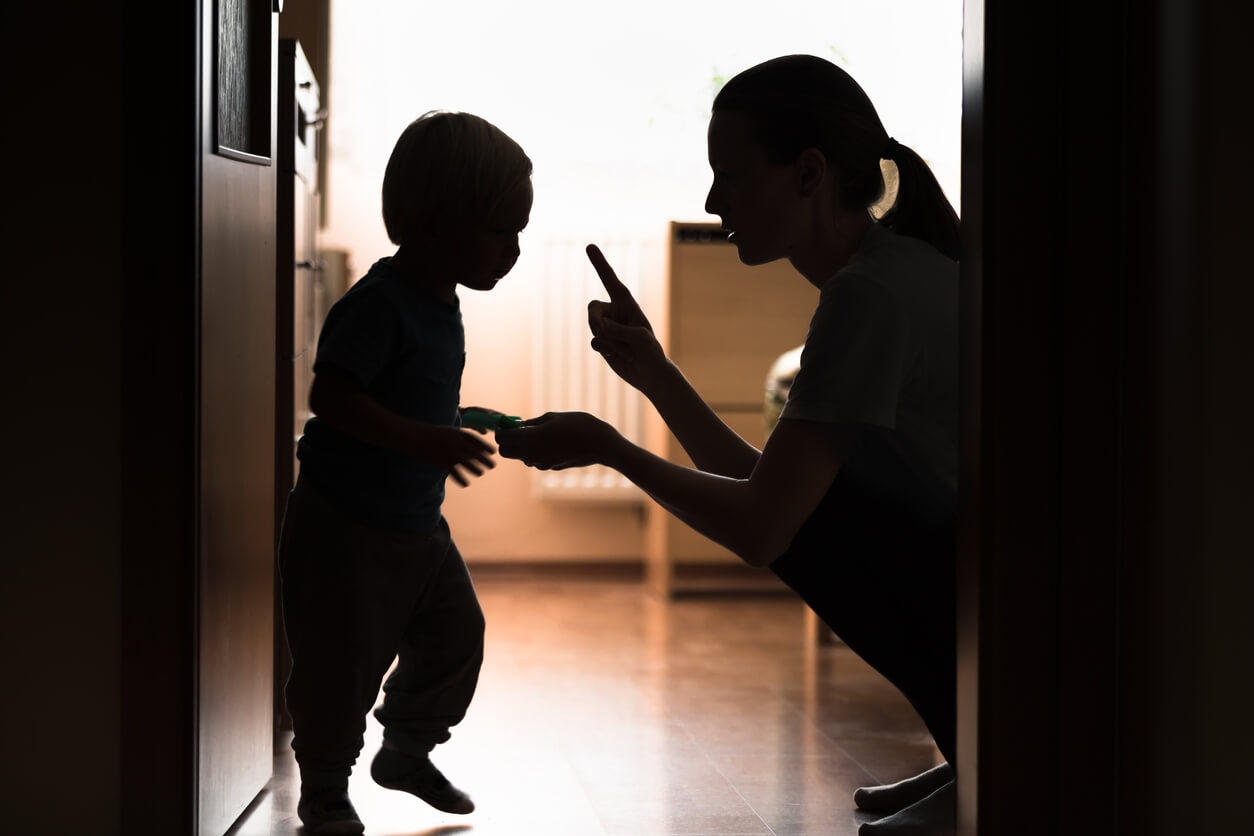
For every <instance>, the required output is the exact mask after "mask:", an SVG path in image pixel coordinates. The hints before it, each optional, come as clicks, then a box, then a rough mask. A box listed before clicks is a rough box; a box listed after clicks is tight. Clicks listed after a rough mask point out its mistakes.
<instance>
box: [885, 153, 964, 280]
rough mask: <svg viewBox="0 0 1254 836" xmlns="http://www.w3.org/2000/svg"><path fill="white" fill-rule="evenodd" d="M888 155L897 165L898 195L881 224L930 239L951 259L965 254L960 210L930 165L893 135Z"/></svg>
mask: <svg viewBox="0 0 1254 836" xmlns="http://www.w3.org/2000/svg"><path fill="white" fill-rule="evenodd" d="M884 154H885V156H884V158H885V159H887V160H892V162H893V163H894V164H896V166H897V197H896V199H895V200H894V201H893V205H892V206H891V207H889V209H888V211H887V212H885V213H884V215H883V217H881V218H880V223H881V224H883V225H884V226H886V227H888V228H889V229H891V230H892V231H893V232H896V233H897V234H898V235H908V236H910V237H911V238H918V239H920V240H922V241H926V242H927V243H929V244H931V245H932V246H933V247H935V248H936V249H938V250H940V251H941V252H942V253H944V254H945V255H946V256H948V257H949V258H952V259H953V260H954V261H958V260H959V259H960V258H961V255H962V238H961V235H960V234H959V222H958V213H957V212H955V211H954V208H953V206H951V205H950V204H949V200H948V199H947V198H946V197H945V192H944V190H943V189H941V187H940V183H937V182H936V175H934V174H933V173H932V169H931V167H930V166H928V164H927V163H926V162H925V161H924V160H923V158H922V157H920V156H919V155H918V154H916V153H915V152H914V151H913V150H912V149H910V148H907V147H906V146H904V145H902V144H900V143H898V142H897V140H895V139H892V138H891V137H890V138H889V140H888V150H887V151H885V152H884ZM889 155H891V156H889Z"/></svg>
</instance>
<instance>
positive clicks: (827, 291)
mask: <svg viewBox="0 0 1254 836" xmlns="http://www.w3.org/2000/svg"><path fill="white" fill-rule="evenodd" d="M909 338H910V335H909V327H908V323H907V319H906V317H905V315H904V311H903V310H902V308H901V305H900V304H899V302H898V300H897V299H896V297H895V296H894V295H893V293H892V292H891V291H889V290H887V289H886V288H884V287H882V286H881V285H879V284H877V283H875V282H873V281H871V280H869V279H867V278H866V277H864V276H861V275H858V274H857V273H850V272H842V273H839V274H837V275H836V276H835V277H833V278H832V280H831V281H830V282H828V284H827V286H826V287H824V289H823V293H822V295H821V296H820V299H819V306H818V308H817V310H815V312H814V317H813V319H811V321H810V331H809V333H808V334H807V336H806V343H805V348H804V349H803V350H802V352H801V369H800V371H798V373H797V377H796V379H795V380H794V381H793V384H792V388H791V389H790V390H789V394H788V402H787V403H786V404H785V405H784V409H783V412H782V413H781V415H780V417H781V418H796V419H801V420H806V421H821V422H824V423H832V424H872V425H876V426H882V427H888V428H895V427H896V425H897V407H898V400H899V398H900V394H901V390H902V385H903V383H904V382H905V374H906V363H907V355H908V351H909Z"/></svg>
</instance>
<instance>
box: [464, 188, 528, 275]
mask: <svg viewBox="0 0 1254 836" xmlns="http://www.w3.org/2000/svg"><path fill="white" fill-rule="evenodd" d="M531 200H532V191H531V179H530V178H527V179H525V180H522V181H521V182H519V184H518V185H517V186H515V187H514V188H513V189H512V190H511V191H510V192H509V193H508V194H507V195H505V197H504V198H503V199H502V200H501V202H500V203H499V204H498V205H497V208H496V210H495V211H494V212H493V213H492V215H491V216H490V217H489V218H488V220H487V222H486V223H483V224H479V225H477V226H475V227H474V228H472V229H469V230H467V234H466V236H465V237H464V239H463V240H461V241H459V242H458V243H459V245H461V247H460V248H461V249H462V253H463V254H464V255H463V257H462V261H461V263H460V265H459V266H458V267H457V283H458V284H459V285H462V286H463V287H468V288H470V289H471V290H491V289H492V288H494V287H496V283H497V282H499V281H500V280H501V279H503V278H504V277H505V274H506V273H508V272H509V271H510V270H512V269H513V267H514V262H516V261H517V260H518V254H519V252H521V250H520V249H519V246H518V235H519V233H521V232H522V231H523V229H524V228H526V226H527V221H528V220H529V219H530V217H531Z"/></svg>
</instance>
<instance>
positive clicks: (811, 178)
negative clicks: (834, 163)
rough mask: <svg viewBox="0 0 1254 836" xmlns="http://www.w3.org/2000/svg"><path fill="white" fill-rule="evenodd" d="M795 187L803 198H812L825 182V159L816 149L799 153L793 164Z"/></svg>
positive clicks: (808, 149)
mask: <svg viewBox="0 0 1254 836" xmlns="http://www.w3.org/2000/svg"><path fill="white" fill-rule="evenodd" d="M795 171H796V173H797V187H798V189H799V191H800V193H801V195H802V196H803V197H813V196H814V195H816V194H818V192H819V190H820V189H822V188H823V184H824V182H825V181H826V180H827V157H825V156H823V152H822V151H820V150H819V149H817V148H807V149H806V150H804V151H802V152H801V156H799V157H798V158H797V162H796V163H795Z"/></svg>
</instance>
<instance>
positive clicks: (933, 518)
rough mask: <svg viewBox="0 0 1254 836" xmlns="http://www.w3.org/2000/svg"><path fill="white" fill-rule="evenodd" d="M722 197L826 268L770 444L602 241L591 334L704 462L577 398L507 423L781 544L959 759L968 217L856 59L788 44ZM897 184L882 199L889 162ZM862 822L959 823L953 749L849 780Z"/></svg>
mask: <svg viewBox="0 0 1254 836" xmlns="http://www.w3.org/2000/svg"><path fill="white" fill-rule="evenodd" d="M708 142H709V159H710V167H711V168H712V169H713V174H714V179H713V184H712V185H711V187H710V192H709V196H708V198H707V201H706V210H707V211H708V212H710V213H711V214H715V215H718V216H720V218H721V220H722V225H723V227H724V228H726V229H727V230H728V231H729V232H730V239H731V241H732V243H734V244H735V245H736V248H737V251H738V253H739V256H740V260H741V261H742V262H744V263H745V264H751V265H752V264H764V263H766V262H769V261H773V260H775V259H779V258H787V259H788V260H789V261H790V262H791V263H792V265H793V266H794V267H795V268H796V269H797V271H798V272H799V273H800V274H801V275H802V276H804V277H805V279H807V280H808V281H810V282H811V283H812V284H814V285H815V286H817V287H819V288H820V289H821V293H820V300H819V304H818V307H817V309H816V310H815V313H814V317H813V319H812V321H811V324H810V330H809V334H808V336H807V339H806V343H805V347H804V350H803V352H802V357H801V367H800V370H799V372H798V373H797V376H796V379H795V381H794V382H793V384H792V387H791V389H790V392H789V396H788V400H787V403H786V404H785V405H784V407H783V410H782V412H781V416H780V420H779V421H778V423H777V425H776V426H775V428H774V430H773V431H772V433H771V435H770V438H769V440H768V441H767V443H766V445H765V447H764V449H763V450H762V451H760V452H759V451H758V450H757V449H755V448H754V447H752V446H751V445H749V444H748V443H746V442H745V441H743V440H742V439H741V438H740V437H739V436H737V435H736V434H735V433H734V432H733V431H732V430H731V429H729V428H728V427H727V426H726V425H725V424H724V423H723V422H722V421H721V420H719V418H718V417H717V416H716V415H715V414H714V412H713V411H712V410H711V409H710V407H709V406H708V405H706V404H705V403H704V402H703V401H702V400H701V398H700V396H699V395H698V394H697V393H696V391H695V390H694V389H693V388H692V387H691V386H690V385H689V384H688V382H687V381H686V380H685V379H684V377H683V375H682V373H681V372H680V370H679V369H678V368H676V367H675V366H674V364H672V363H671V362H670V360H669V359H668V358H667V357H666V356H665V355H664V354H663V352H662V349H661V347H660V346H659V344H658V342H657V340H656V339H655V338H654V336H653V333H652V330H651V328H650V326H649V323H648V321H647V319H646V318H645V316H644V315H643V313H642V312H641V311H640V308H639V307H638V306H637V304H636V302H635V300H634V299H632V297H631V294H630V293H629V292H628V291H627V289H626V288H625V287H624V286H623V285H622V284H621V283H620V282H619V281H618V279H617V278H616V277H615V275H614V272H613V270H612V269H611V268H610V266H609V265H608V264H607V263H606V262H605V259H604V258H603V257H602V256H601V254H600V252H599V250H597V248H595V247H589V251H588V254H589V257H590V258H591V260H592V263H593V265H594V266H595V267H596V269H597V272H598V273H599V274H600V276H601V279H602V282H603V283H604V285H605V288H606V289H607V291H608V292H609V297H610V298H609V301H608V302H601V301H594V302H592V303H591V304H590V305H589V309H588V321H589V325H590V327H591V331H592V335H593V339H592V346H593V348H594V349H596V350H597V351H599V352H600V353H601V354H602V355H603V356H604V358H605V360H606V362H608V363H609V365H610V367H611V368H613V370H614V371H615V372H616V373H617V374H618V375H619V376H620V377H622V378H623V379H624V380H626V381H627V382H628V383H630V384H631V385H632V386H634V387H636V388H637V389H639V390H640V391H641V392H642V393H644V394H645V395H646V396H647V397H648V398H649V400H650V401H651V402H652V403H653V405H654V406H655V407H656V408H657V410H658V412H659V413H660V414H661V416H662V418H663V419H664V420H665V422H666V424H667V426H668V427H669V428H670V430H671V431H672V432H673V433H674V435H675V437H676V438H677V439H678V440H679V442H680V443H681V444H682V445H683V447H684V449H685V451H686V452H687V453H688V455H689V456H690V457H691V458H692V461H693V462H694V463H695V468H687V467H682V466H680V465H677V464H672V463H670V462H667V461H665V460H663V459H661V458H659V457H657V456H654V455H652V454H651V453H649V452H647V451H645V450H643V449H641V448H639V447H637V446H635V445H633V444H631V443H629V442H628V441H627V440H626V439H624V438H623V437H622V436H621V435H620V434H619V433H618V432H617V431H616V430H615V429H614V428H612V427H611V426H609V425H608V424H606V423H604V422H603V421H600V420H598V419H596V418H594V417H592V416H590V415H587V414H584V413H556V414H554V413H550V414H546V415H543V416H541V417H540V418H537V419H534V420H532V421H528V422H527V424H526V426H524V427H523V428H521V429H514V430H508V431H505V432H502V433H499V434H498V435H497V444H498V445H499V447H500V451H501V454H502V455H503V456H508V457H511V458H519V459H522V460H523V461H524V462H526V463H527V464H529V465H532V466H534V467H539V468H544V469H548V468H554V469H559V468H565V467H577V466H583V465H588V464H604V465H608V466H609V467H612V468H614V469H616V470H618V471H619V472H620V473H622V474H623V475H624V476H626V477H627V478H629V479H630V480H631V481H633V482H634V483H635V484H637V485H639V486H640V487H641V488H642V489H643V490H644V491H645V492H646V493H648V494H649V495H650V496H651V497H653V498H654V499H655V500H656V501H657V502H659V503H660V504H661V505H662V506H663V507H665V508H667V509H668V510H669V511H670V512H671V513H673V514H674V515H675V516H676V517H678V518H679V519H681V520H682V521H684V522H685V523H687V524H689V525H690V526H692V527H693V528H695V529H696V530H697V531H700V532H701V533H703V534H705V535H706V536H708V537H710V538H711V539H713V540H715V541H717V542H719V543H721V544H723V545H724V546H726V547H727V548H729V549H731V551H733V552H735V553H736V554H737V555H739V556H740V557H741V558H742V559H743V560H745V561H746V562H747V563H749V564H752V565H754V566H768V567H769V568H770V569H771V571H773V572H774V573H775V574H777V575H778V576H779V577H780V578H781V579H783V580H784V581H785V582H786V583H787V584H788V585H789V586H790V587H792V588H793V589H794V590H796V591H797V593H798V594H799V595H800V596H801V598H802V599H804V600H805V601H806V602H807V603H808V604H809V605H810V606H811V607H812V608H813V609H814V610H815V612H816V613H817V614H818V615H819V616H820V617H821V618H822V619H823V620H824V621H825V622H826V623H827V624H828V625H829V626H830V627H831V628H832V629H833V631H834V632H835V633H836V634H837V635H839V636H840V637H841V638H842V639H843V640H844V641H845V643H846V644H848V646H849V647H850V648H852V649H853V650H854V651H855V652H856V653H858V654H859V655H860V656H861V657H862V658H863V659H865V660H866V661H867V662H868V663H869V664H871V665H872V666H873V667H874V668H875V669H876V670H878V671H879V672H881V673H882V674H883V675H884V676H885V677H886V678H887V679H888V680H889V681H891V682H892V683H893V684H894V685H896V686H897V687H898V688H899V689H900V690H901V691H902V692H903V693H904V694H905V696H906V697H907V698H908V699H909V700H910V702H911V703H912V704H913V705H914V707H915V709H916V710H917V711H918V713H919V714H920V715H921V717H922V719H923V721H924V722H925V723H926V724H927V727H928V729H929V730H930V731H931V733H932V735H933V737H934V738H935V740H936V743H937V746H938V747H939V748H940V750H941V752H942V753H943V755H944V757H945V758H946V759H947V760H948V761H949V762H951V763H952V760H953V754H954V734H955V732H954V726H955V717H954V713H955V689H956V683H955V636H954V633H955V613H954V610H955V606H954V595H955V584H954V571H955V568H954V562H955V554H954V552H955V540H956V538H955V517H956V495H957V467H958V265H957V259H958V257H959V252H958V245H959V243H958V242H959V236H958V218H957V215H956V214H955V213H954V211H953V208H952V207H951V206H950V205H949V202H948V201H947V200H946V198H945V196H944V193H943V192H942V190H941V188H940V186H939V185H938V184H937V182H936V179H935V178H934V177H933V175H932V173H931V171H930V170H929V168H928V166H927V165H926V163H924V161H923V160H922V159H920V158H919V156H918V155H917V154H915V152H914V151H912V150H910V149H909V148H907V147H905V146H903V145H901V144H900V143H898V142H896V141H895V140H894V139H892V138H891V137H890V136H889V135H888V133H887V132H886V131H885V130H884V127H883V125H882V124H881V122H880V119H879V116H878V115H877V114H876V111H875V108H874V106H873V105H872V103H871V101H870V99H868V98H867V96H866V94H865V93H864V92H863V91H862V89H861V87H859V86H858V84H857V83H856V82H855V81H854V80H853V79H852V78H851V77H850V76H849V75H848V74H847V73H845V72H844V71H842V70H840V69H839V68H837V67H836V66H834V65H832V64H831V63H829V62H827V61H824V60H822V59H819V58H815V57H810V56H787V57H783V58H778V59H775V60H772V61H767V62H765V63H763V64H760V65H758V66H755V67H752V68H750V69H748V70H746V71H745V72H743V73H741V74H739V75H737V76H736V77H734V78H732V79H731V80H730V81H729V82H728V83H727V84H726V86H725V87H724V88H723V89H722V90H721V91H720V92H719V94H718V96H717V97H716V98H715V100H714V106H713V116H712V118H711V120H710V127H709V136H708ZM881 160H891V161H892V162H893V163H894V164H895V165H896V169H897V172H898V177H899V186H898V191H897V195H896V200H895V202H894V203H893V205H892V206H891V207H890V208H889V209H888V210H887V212H885V213H884V214H883V215H882V217H880V218H879V219H878V221H877V220H876V218H875V216H874V213H873V212H872V207H874V206H876V204H877V203H878V202H879V201H881V199H882V198H883V195H884V190H885V183H884V177H883V172H882V169H881ZM855 798H856V800H857V802H858V803H859V805H860V806H863V808H864V809H870V810H878V811H881V812H884V813H887V814H889V815H888V816H887V817H886V818H883V819H881V820H879V821H876V822H868V823H866V824H864V825H863V826H862V832H863V833H866V834H907V833H947V832H952V830H953V827H954V800H955V794H954V784H953V772H952V770H951V769H950V767H949V766H948V765H947V764H946V765H943V766H940V767H937V768H936V769H933V770H929V771H928V772H926V773H924V774H923V775H920V776H917V777H916V778H914V779H911V780H909V781H907V782H904V783H902V784H898V785H894V786H891V787H869V788H864V789H862V790H859V791H858V793H857V794H856V796H855Z"/></svg>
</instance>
